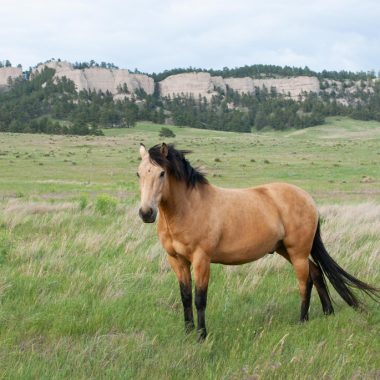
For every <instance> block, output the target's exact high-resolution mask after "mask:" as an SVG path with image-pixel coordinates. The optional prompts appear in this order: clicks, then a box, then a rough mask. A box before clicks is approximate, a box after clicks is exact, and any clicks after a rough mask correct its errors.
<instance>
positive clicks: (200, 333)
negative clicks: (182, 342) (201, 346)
mask: <svg viewBox="0 0 380 380" xmlns="http://www.w3.org/2000/svg"><path fill="white" fill-rule="evenodd" d="M206 337H207V331H206V329H202V330H199V331H198V342H199V343H203V342H204V341H205V339H206Z"/></svg>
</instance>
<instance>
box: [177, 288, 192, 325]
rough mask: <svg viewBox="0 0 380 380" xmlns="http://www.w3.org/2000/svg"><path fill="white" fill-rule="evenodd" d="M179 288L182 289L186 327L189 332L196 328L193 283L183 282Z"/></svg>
mask: <svg viewBox="0 0 380 380" xmlns="http://www.w3.org/2000/svg"><path fill="white" fill-rule="evenodd" d="M179 288H180V291H181V299H182V305H183V315H184V319H185V329H186V331H188V332H189V331H191V330H192V329H193V328H194V316H193V305H192V289H191V283H190V284H184V283H182V282H181V283H180V284H179Z"/></svg>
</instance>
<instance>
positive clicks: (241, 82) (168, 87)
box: [159, 72, 320, 99]
mask: <svg viewBox="0 0 380 380" xmlns="http://www.w3.org/2000/svg"><path fill="white" fill-rule="evenodd" d="M227 86H228V87H230V88H231V89H232V90H234V91H237V92H239V93H241V94H243V93H246V94H252V93H254V92H255V88H256V87H259V88H263V87H266V88H267V89H268V91H269V90H270V89H271V87H275V88H276V90H277V92H278V93H280V94H283V95H285V96H289V97H291V98H292V99H298V97H299V96H300V95H301V94H302V93H303V92H317V93H318V92H319V91H320V86H319V80H318V78H316V77H308V76H299V77H291V78H273V79H272V78H269V79H253V78H250V77H244V78H222V77H212V76H211V75H210V74H209V73H203V72H200V73H184V74H177V75H171V76H169V77H167V78H165V79H164V80H162V81H161V82H160V83H159V88H160V94H161V96H168V95H173V94H176V95H181V94H184V95H192V96H194V97H198V96H199V95H201V96H202V97H206V98H207V99H210V98H211V97H212V96H213V95H216V94H217V90H218V89H219V90H222V91H226V88H227Z"/></svg>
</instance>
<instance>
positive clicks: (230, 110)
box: [0, 68, 380, 135]
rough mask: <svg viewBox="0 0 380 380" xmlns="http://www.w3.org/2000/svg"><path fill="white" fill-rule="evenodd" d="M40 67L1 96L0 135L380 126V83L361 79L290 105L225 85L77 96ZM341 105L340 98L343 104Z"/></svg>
mask: <svg viewBox="0 0 380 380" xmlns="http://www.w3.org/2000/svg"><path fill="white" fill-rule="evenodd" d="M54 74H55V71H54V70H53V69H50V68H45V69H44V70H42V72H41V73H39V74H38V75H35V76H32V77H31V79H30V80H24V79H23V78H17V79H15V80H13V81H11V83H10V85H11V87H10V89H9V90H8V91H6V92H3V93H1V94H0V132H28V133H51V134H77V135H86V134H94V135H101V134H102V128H120V127H133V126H134V125H135V123H136V122H137V121H139V120H147V121H152V122H154V123H159V124H163V123H165V122H166V123H172V124H176V125H179V126H189V127H193V128H201V129H215V130H223V131H235V132H250V131H251V130H252V128H255V129H257V130H262V129H264V128H272V129H276V130H285V129H289V128H307V127H311V126H314V125H318V124H322V123H323V122H324V120H325V117H326V116H332V115H344V116H350V117H353V118H355V119H361V120H378V121H380V82H379V81H374V82H373V83H372V85H371V90H370V91H369V89H368V87H367V86H366V85H365V83H364V82H363V85H360V86H359V87H358V88H357V90H356V91H355V92H348V93H346V92H345V88H344V86H341V87H340V88H331V89H330V90H331V91H329V92H324V91H322V92H321V93H320V94H315V93H305V94H302V101H301V99H299V100H295V99H290V98H288V97H285V96H284V95H283V94H278V93H277V91H276V89H275V88H274V87H272V88H270V89H267V88H265V87H264V88H256V89H255V92H254V93H252V94H239V93H238V92H236V91H233V90H232V89H230V88H227V91H226V92H223V91H222V90H218V93H217V94H216V95H214V96H212V97H209V98H205V97H203V98H202V97H201V96H199V97H196V98H195V97H193V96H186V95H184V94H181V95H176V96H171V97H170V96H168V97H160V95H159V92H158V91H157V89H156V91H155V92H154V94H152V95H148V94H147V93H146V92H145V91H144V90H142V89H140V90H137V91H135V92H133V93H131V92H130V91H129V89H128V88H127V86H120V88H119V90H118V92H119V94H125V95H126V96H125V97H124V98H123V99H119V100H115V99H114V97H113V95H112V94H111V93H109V92H106V93H103V92H100V91H98V92H96V91H80V92H79V93H78V92H77V91H76V89H75V85H74V82H72V81H71V80H68V79H67V78H65V77H63V78H54ZM343 100H344V101H343Z"/></svg>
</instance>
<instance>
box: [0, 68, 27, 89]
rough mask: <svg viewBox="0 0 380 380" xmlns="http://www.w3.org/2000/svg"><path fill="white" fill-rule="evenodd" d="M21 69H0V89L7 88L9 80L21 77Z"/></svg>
mask: <svg viewBox="0 0 380 380" xmlns="http://www.w3.org/2000/svg"><path fill="white" fill-rule="evenodd" d="M21 75H22V69H20V68H18V67H0V87H8V83H9V78H11V79H12V80H13V79H16V78H18V77H21Z"/></svg>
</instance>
